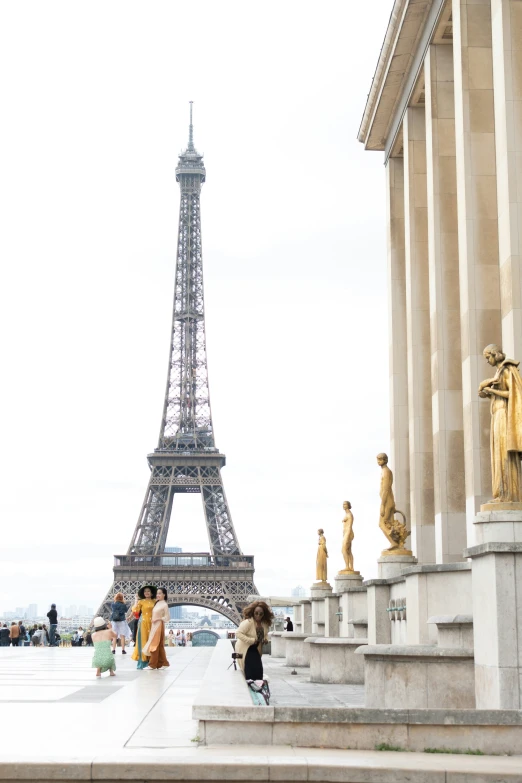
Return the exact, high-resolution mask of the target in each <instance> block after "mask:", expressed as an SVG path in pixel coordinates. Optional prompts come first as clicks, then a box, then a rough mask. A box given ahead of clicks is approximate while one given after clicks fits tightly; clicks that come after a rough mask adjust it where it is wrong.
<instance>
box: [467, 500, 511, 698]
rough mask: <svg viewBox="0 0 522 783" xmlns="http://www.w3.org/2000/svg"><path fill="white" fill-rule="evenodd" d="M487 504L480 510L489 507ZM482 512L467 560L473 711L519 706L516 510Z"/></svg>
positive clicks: (495, 505) (497, 509)
mask: <svg viewBox="0 0 522 783" xmlns="http://www.w3.org/2000/svg"><path fill="white" fill-rule="evenodd" d="M492 505H493V504H487V505H486V507H484V506H483V507H482V508H483V509H484V508H486V509H487V508H490V507H491V506H492ZM494 507H495V510H494V511H489V510H482V511H480V512H479V513H478V514H477V515H476V517H475V523H474V526H475V530H476V533H475V536H476V537H475V540H476V541H478V542H479V543H478V545H477V546H473V547H471V548H470V549H467V550H466V551H465V552H464V556H465V557H470V558H471V559H472V583H473V636H474V647H475V695H476V704H477V709H509V710H520V709H522V510H510V509H507V510H500V509H499V508H498V504H494Z"/></svg>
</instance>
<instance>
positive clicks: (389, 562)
mask: <svg viewBox="0 0 522 783" xmlns="http://www.w3.org/2000/svg"><path fill="white" fill-rule="evenodd" d="M377 564H378V574H379V579H392V578H393V577H394V576H400V575H401V574H402V573H403V572H404V571H405V570H406V568H410V566H414V565H417V558H416V557H413V555H382V556H381V557H380V558H379V559H378V560H377Z"/></svg>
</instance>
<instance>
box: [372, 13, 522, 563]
mask: <svg viewBox="0 0 522 783" xmlns="http://www.w3.org/2000/svg"><path fill="white" fill-rule="evenodd" d="M359 140H360V141H361V142H362V143H363V144H364V146H365V148H366V149H367V150H378V151H383V152H384V159H385V168H386V189H387V214H388V266H387V270H388V271H387V274H388V290H389V319H390V325H389V326H390V328H389V335H390V393H391V454H390V466H391V467H392V469H393V471H394V475H395V497H396V500H397V506H398V507H399V508H403V509H404V510H405V511H407V513H408V514H409V518H410V520H411V531H412V535H411V542H412V546H411V548H412V549H413V551H414V554H415V555H416V556H417V558H418V561H419V563H421V564H422V563H434V562H437V563H454V562H458V561H460V560H462V558H463V551H464V549H465V548H466V546H467V547H472V546H474V545H475V544H476V543H477V542H476V541H475V534H474V525H473V522H474V519H475V515H476V513H477V512H478V511H479V510H480V506H481V504H482V503H485V502H487V501H488V500H489V498H490V497H491V495H490V493H491V472H490V449H489V423H490V413H489V401H488V400H481V399H479V397H478V395H477V389H478V385H479V383H480V381H481V380H483V379H484V378H485V377H487V376H488V370H487V365H486V363H485V361H484V359H483V356H482V351H483V349H484V347H485V346H486V345H488V344H489V343H498V344H501V345H502V346H503V348H504V350H505V352H506V353H507V355H508V356H511V357H513V358H516V359H522V247H521V243H522V236H521V229H522V1H521V0H395V2H394V3H393V9H392V14H391V18H390V22H389V25H388V30H387V32H386V36H385V40H384V44H383V47H382V50H381V53H380V56H379V61H378V64H377V69H376V72H375V76H374V79H373V83H372V86H371V90H370V94H369V96H368V101H367V104H366V108H365V111H364V116H363V119H362V122H361V126H360V129H359Z"/></svg>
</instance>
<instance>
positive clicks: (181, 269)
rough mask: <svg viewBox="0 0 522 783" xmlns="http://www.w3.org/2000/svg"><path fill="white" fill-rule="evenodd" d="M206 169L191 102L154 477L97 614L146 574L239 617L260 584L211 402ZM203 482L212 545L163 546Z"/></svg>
mask: <svg viewBox="0 0 522 783" xmlns="http://www.w3.org/2000/svg"><path fill="white" fill-rule="evenodd" d="M205 177H206V171H205V167H204V165H203V155H200V154H199V153H198V152H197V150H196V149H195V147H194V140H193V125H192V102H191V103H190V125H189V141H188V146H187V149H186V150H185V151H184V152H182V153H181V155H180V156H179V163H178V166H177V168H176V181H177V182H179V185H180V191H181V198H180V209H179V230H178V248H177V259H176V279H175V290H174V311H173V318H172V330H171V343H170V361H169V371H168V378H167V388H166V392H165V401H164V405H163V417H162V421H161V429H160V434H159V440H158V447H157V448H156V449H155V450H154V452H153V453H152V454H149V455H148V457H147V459H148V462H149V467H150V470H151V475H150V480H149V484H148V487H147V491H146V493H145V499H144V501H143V505H142V507H141V511H140V515H139V518H138V522H137V524H136V528H135V530H134V534H133V537H132V540H131V543H130V546H129V549H128V551H127V554H125V555H117V556H115V562H114V582H113V585H112V587H111V589H110V590H109V591H108V593H107V595H106V597H105V599H104V601H103V603H102V605H101V607H100V609H99V612H98V613H99V614H102V615H104V616H107V615H108V613H109V611H110V603H111V601H112V598H113V596H114V594H115V593H117V592H120V591H121V592H122V593H123V594H124V596H125V600H126V602H127V603H130V602H133V600H134V596H135V594H136V592H137V591H138V589H139V588H140V587H141V586H142V584H144V583H146V582H152V583H154V584H157V585H158V586H159V585H162V586H164V587H166V588H167V591H168V598H169V604H170V605H171V606H175V605H180V604H194V605H196V606H202V607H207V608H210V609H214V610H215V611H217V612H219V613H221V614H222V615H224V616H225V617H227V618H228V619H229V620H232V622H234V623H236V624H237V623H239V622H240V620H241V610H242V608H243V607H244V606H245V605H246V603H247V599H248V596H249V595H257V594H258V593H257V589H256V587H255V585H254V558H253V557H251V556H247V555H243V554H242V552H241V549H240V546H239V542H238V540H237V536H236V533H235V530H234V525H233V524H232V517H231V515H230V510H229V507H228V503H227V498H226V495H225V488H224V486H223V480H222V478H221V468H222V467H223V466H224V465H225V455H224V454H221V453H220V452H219V450H218V449H217V448H216V446H215V442H214V429H213V426H212V414H211V408H210V394H209V387H208V373H207V351H206V341H205V308H204V298H203V254H202V245H201V215H200V194H201V186H202V184H203V183H204V182H205ZM180 492H191V493H193V492H199V493H201V495H202V499H203V508H204V513H205V519H206V524H207V532H208V537H209V544H210V553H208V554H207V553H199V552H198V553H176V554H173V553H170V552H167V551H166V550H165V547H166V543H167V533H168V530H169V524H170V517H171V513H172V507H173V501H174V496H175V495H176V494H177V493H180Z"/></svg>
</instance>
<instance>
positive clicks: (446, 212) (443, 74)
mask: <svg viewBox="0 0 522 783" xmlns="http://www.w3.org/2000/svg"><path fill="white" fill-rule="evenodd" d="M424 75H425V90H426V170H427V185H428V187H427V191H428V257H429V285H430V322H431V323H430V325H431V329H430V334H431V384H432V389H431V391H432V423H433V473H434V485H435V501H434V511H435V552H436V561H437V563H453V562H456V561H459V560H462V552H463V551H464V549H465V547H466V491H465V478H464V425H463V417H462V363H461V352H460V303H459V248H458V230H457V170H456V161H455V97H454V89H453V48H452V47H451V46H448V45H435V46H430V47H429V49H428V52H427V54H426V59H425V61H424Z"/></svg>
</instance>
